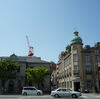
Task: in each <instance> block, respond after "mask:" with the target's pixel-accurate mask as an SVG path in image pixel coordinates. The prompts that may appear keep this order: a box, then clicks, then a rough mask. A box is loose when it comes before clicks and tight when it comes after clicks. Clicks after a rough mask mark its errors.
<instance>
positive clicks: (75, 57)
mask: <svg viewBox="0 0 100 99" xmlns="http://www.w3.org/2000/svg"><path fill="white" fill-rule="evenodd" d="M73 61H74V62H77V61H78V55H77V54H73Z"/></svg>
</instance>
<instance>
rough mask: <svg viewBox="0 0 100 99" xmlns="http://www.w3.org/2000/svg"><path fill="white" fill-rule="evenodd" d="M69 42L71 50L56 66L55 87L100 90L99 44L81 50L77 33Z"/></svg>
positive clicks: (80, 41)
mask: <svg viewBox="0 0 100 99" xmlns="http://www.w3.org/2000/svg"><path fill="white" fill-rule="evenodd" d="M74 34H75V36H74V37H73V39H72V40H71V44H70V47H71V50H70V51H67V53H66V54H65V55H63V57H61V58H60V59H59V61H58V63H57V66H56V74H57V86H58V87H66V88H70V89H71V90H75V91H80V90H81V91H84V89H88V90H89V91H91V92H94V91H95V90H99V89H100V78H99V77H100V74H99V68H100V43H99V42H98V43H97V44H96V45H95V46H94V47H90V46H89V45H87V46H86V47H84V48H83V43H82V39H81V38H80V37H79V36H78V32H74Z"/></svg>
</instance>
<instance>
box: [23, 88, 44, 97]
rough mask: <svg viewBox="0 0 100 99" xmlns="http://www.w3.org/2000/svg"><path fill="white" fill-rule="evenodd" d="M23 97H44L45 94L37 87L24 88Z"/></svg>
mask: <svg viewBox="0 0 100 99" xmlns="http://www.w3.org/2000/svg"><path fill="white" fill-rule="evenodd" d="M22 95H43V92H42V90H38V89H36V88H35V87H23V90H22Z"/></svg>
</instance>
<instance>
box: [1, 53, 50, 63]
mask: <svg viewBox="0 0 100 99" xmlns="http://www.w3.org/2000/svg"><path fill="white" fill-rule="evenodd" d="M6 58H11V59H13V60H14V61H17V62H30V63H50V62H48V61H44V60H41V58H40V57H36V56H16V55H15V54H12V55H11V56H10V57H0V60H2V59H6Z"/></svg>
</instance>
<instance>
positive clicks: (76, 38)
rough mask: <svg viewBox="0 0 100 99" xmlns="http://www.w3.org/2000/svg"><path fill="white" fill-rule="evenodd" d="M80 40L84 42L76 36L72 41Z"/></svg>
mask: <svg viewBox="0 0 100 99" xmlns="http://www.w3.org/2000/svg"><path fill="white" fill-rule="evenodd" d="M78 40H81V41H82V39H81V38H80V37H79V36H74V37H73V38H72V40H71V41H78Z"/></svg>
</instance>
